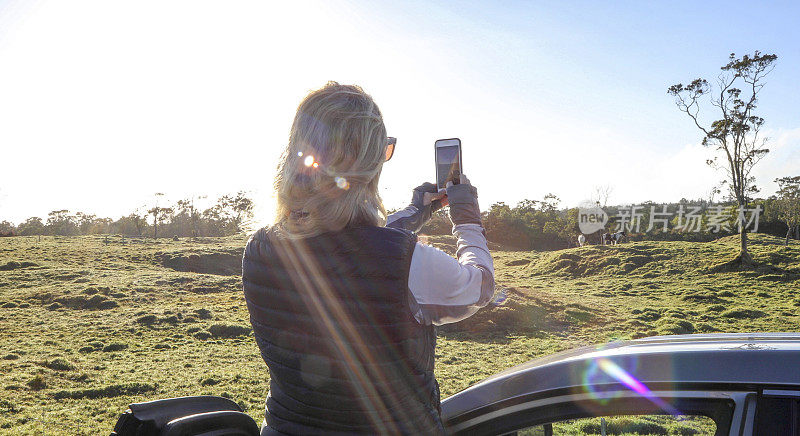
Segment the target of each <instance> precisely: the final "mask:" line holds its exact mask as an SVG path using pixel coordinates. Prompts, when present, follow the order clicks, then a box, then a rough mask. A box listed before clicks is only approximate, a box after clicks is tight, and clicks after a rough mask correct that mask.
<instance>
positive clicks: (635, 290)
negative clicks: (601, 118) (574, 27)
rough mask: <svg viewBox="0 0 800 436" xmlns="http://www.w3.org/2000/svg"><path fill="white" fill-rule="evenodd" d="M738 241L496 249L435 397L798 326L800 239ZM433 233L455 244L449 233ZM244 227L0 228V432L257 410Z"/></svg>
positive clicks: (446, 342) (447, 353)
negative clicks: (204, 231) (156, 232)
mask: <svg viewBox="0 0 800 436" xmlns="http://www.w3.org/2000/svg"><path fill="white" fill-rule="evenodd" d="M751 239H752V250H753V255H754V257H755V259H756V261H757V262H758V263H759V264H760V265H761V266H759V267H758V268H756V269H754V270H747V271H731V270H729V269H726V268H722V267H719V266H720V265H722V264H724V262H725V261H726V260H729V259H731V258H733V257H734V256H735V254H736V252H737V244H738V240H737V239H736V238H723V239H721V240H719V241H715V242H708V243H693V242H635V243H629V244H623V245H619V246H616V247H598V246H589V247H584V248H574V249H568V250H562V251H555V252H542V253H539V252H508V251H497V252H496V253H495V267H496V270H497V272H496V279H497V285H498V286H497V293H496V298H495V301H494V302H493V303H492V304H491V306H490V307H489V308H487V309H484V310H483V311H481V312H479V313H478V314H477V315H475V316H474V317H472V318H470V319H469V320H466V321H464V322H462V323H459V324H456V325H452V326H448V327H447V328H442V329H440V331H439V345H438V349H437V354H436V356H437V368H436V373H437V376H438V379H439V381H440V384H441V389H442V394H443V396H445V397H446V396H448V395H451V394H453V393H455V392H457V391H459V390H461V389H463V388H465V387H467V386H469V385H471V384H473V383H475V382H477V381H479V380H481V379H483V378H485V377H487V376H489V375H491V374H493V373H496V372H498V371H500V370H502V369H506V368H508V367H511V366H514V365H516V364H519V363H523V362H525V361H527V360H529V359H531V358H534V357H537V356H542V355H545V354H550V353H553V352H556V351H560V350H564V349H567V348H572V347H575V346H579V345H587V344H594V343H604V342H608V341H613V340H618V339H626V338H637V337H643V336H648V335H656V334H681V333H695V332H742V331H795V330H797V323H798V321H800V318H798V315H800V295H798V292H797V291H798V284H800V244H799V243H797V242H793V243H792V244H790V245H789V246H788V247H784V246H783V240H781V239H779V238H773V237H769V236H764V235H753V236H752V237H751ZM428 240H429V242H431V243H433V244H435V245H438V246H440V247H442V248H444V249H446V250H452V244H453V241H452V239H450V238H442V237H436V238H433V237H432V238H429V239H428ZM245 242H246V241H245V238H242V237H231V238H208V239H202V238H201V239H197V240H179V241H173V240H169V239H159V240H153V239H146V240H142V239H126V240H125V241H124V243H123V241H122V239H121V238H119V237H116V236H115V237H103V236H88V237H71V238H66V237H64V238H59V237H42V238H41V240H39V239H38V238H37V237H13V238H0V392H2V393H1V394H0V434H43V433H44V434H86V435H88V434H102V433H108V432H109V431H110V430H111V428H112V426H113V424H114V422H115V421H116V419H117V416H118V414H119V413H120V412H122V411H124V409H125V408H126V407H127V405H128V404H129V403H131V402H137V401H143V400H149V399H155V398H161V397H171V396H181V395H197V394H211V395H222V396H226V397H229V398H232V399H233V400H235V401H236V402H238V403H239V404H240V405H241V406H242V407H243V408H244V409H245V410H246V411H247V412H248V413H249V414H250V415H252V416H253V417H254V418H256V419H257V420H258V422H260V420H261V418H260V416H261V413H262V409H263V402H264V397H265V396H266V392H267V387H268V380H269V376H268V373H267V370H266V366H265V365H264V363H263V361H262V360H261V358H260V356H259V354H258V349H257V347H256V345H255V343H254V341H253V339H252V337H251V336H250V335H251V333H250V327H249V322H248V316H247V308H246V306H245V304H244V301H243V296H242V293H241V285H240V280H241V277H240V276H239V274H240V258H241V251H242V248H243V247H244V244H245Z"/></svg>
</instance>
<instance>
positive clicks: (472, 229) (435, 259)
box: [386, 206, 494, 325]
mask: <svg viewBox="0 0 800 436" xmlns="http://www.w3.org/2000/svg"><path fill="white" fill-rule="evenodd" d="M416 213H418V210H417V208H416V207H414V206H409V207H407V208H405V209H403V210H401V211H398V212H397V213H394V214H392V215H390V216H389V217H388V219H387V224H386V225H387V226H388V227H402V226H400V225H397V224H398V223H399V222H400V221H401V220H402V219H403V218H408V217H410V216H412V215H414V214H416ZM453 236H455V237H456V238H457V239H458V242H457V249H456V256H457V259H454V258H453V257H452V256H450V255H449V254H447V253H445V252H444V251H442V250H440V249H438V248H436V247H432V246H430V245H426V244H423V243H421V242H417V245H416V246H415V247H414V253H413V254H412V256H411V268H410V270H409V273H408V288H409V290H410V291H411V292H410V294H409V307H410V308H411V312H412V313H413V314H414V317H415V318H416V319H417V321H419V322H420V323H421V324H425V325H430V324H434V325H441V324H448V323H453V322H457V321H461V320H463V319H465V318H468V317H469V316H471V315H472V314H474V313H475V312H477V311H478V309H480V308H481V307H484V306H486V304H488V303H489V301H491V299H492V296H493V294H494V262H493V261H492V256H491V254H490V253H489V247H488V245H487V242H486V236H485V234H484V232H483V227H481V226H480V225H479V224H458V225H455V226H453Z"/></svg>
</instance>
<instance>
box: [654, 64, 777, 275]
mask: <svg viewBox="0 0 800 436" xmlns="http://www.w3.org/2000/svg"><path fill="white" fill-rule="evenodd" d="M776 59H778V56H776V55H774V54H763V55H762V54H761V52H758V51H756V52H755V53H754V54H753V55H752V56H750V55H744V56H742V57H741V58H737V57H736V54H735V53H731V55H730V57H729V60H728V64H727V65H725V66H723V67H722V68H721V69H722V72H721V73H720V74H719V75H718V76H717V87H718V89H717V90H712V88H711V86H710V85H709V83H708V81H706V80H705V79H695V80H694V81H693V82H691V83H689V84H688V85H683V84H680V83H679V84H677V85H672V86H670V87H669V89H668V90H667V93H668V94H669V95H672V96H673V97H675V104H676V105H677V106H678V109H680V110H681V111H682V112H684V113H686V114H687V115H688V116H689V117H690V118H691V119H692V121H693V122H694V124H695V126H697V128H698V129H700V131H702V132H703V135H704V136H703V145H704V146H706V147H715V148H716V150H717V151H718V152H719V153H718V154H717V156H715V158H714V159H709V160H708V161H707V163H708V164H709V165H711V166H712V167H713V168H715V169H724V171H725V174H726V179H725V181H726V182H727V185H728V187H729V188H730V193H731V196H732V197H733V198H734V199H735V200H736V202H737V204H738V205H739V207H740V208H741V209H744V208H746V207H747V205H748V203H749V202H750V194H753V193H755V192H758V188H757V187H756V185H755V178H754V177H753V176H751V171H752V169H753V167H754V166H755V165H756V164H757V163H758V162H759V161H760V160H761V158H762V157H764V155H766V154H767V153H768V152H769V150H768V149H766V148H764V146H765V145H766V142H767V138H761V137H759V133H760V130H761V126H762V125H763V124H764V119H763V118H761V117H759V116H758V115H755V112H754V111H755V109H756V105H757V103H758V93H759V92H760V91H761V89H762V88H763V87H764V78H765V77H766V76H767V75H768V74H769V73H770V72H771V71H772V69H773V68H774V62H775V60H776ZM739 86H741V88H740V87H739ZM742 88H743V89H744V91H743V90H742ZM705 95H710V96H711V105H712V106H714V107H716V110H717V111H718V112H719V113H720V114H721V116H722V118H720V119H717V120H715V121H712V122H711V123H710V124H708V125H705V124H703V123H701V121H700V117H699V112H700V99H701V97H703V96H705ZM720 157H722V161H723V163H722V164H720V163H719V158H720ZM739 215H740V219H741V222H740V223H739V234H740V240H741V249H740V252H739V256H738V257H737V258H736V259H734V261H733V262H735V261H739V262H740V263H741V264H742V265H751V264H752V263H753V258H752V257H751V256H750V253H749V252H748V250H747V228H746V227H747V226H746V224H747V223H746V222H745V217H744V214H739Z"/></svg>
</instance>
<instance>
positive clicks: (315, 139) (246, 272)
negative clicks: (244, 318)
mask: <svg viewBox="0 0 800 436" xmlns="http://www.w3.org/2000/svg"><path fill="white" fill-rule="evenodd" d="M393 151H394V141H393V140H392V139H390V138H388V137H387V136H386V128H385V127H384V124H383V119H382V117H381V113H380V111H379V110H378V107H377V106H376V105H375V103H374V102H373V100H372V98H371V97H370V96H369V95H367V94H366V93H365V92H364V91H362V90H361V88H359V87H357V86H346V85H339V84H337V83H335V82H331V83H328V84H327V85H326V86H325V87H323V88H322V89H319V90H317V91H314V92H312V93H310V94H309V95H308V96H307V97H306V98H305V99H304V100H303V101H302V102H301V103H300V106H299V107H298V109H297V114H296V116H295V119H294V123H293V125H292V129H291V132H290V135H289V145H288V147H287V148H286V150H285V151H284V153H283V155H282V158H281V162H280V164H279V167H278V173H277V177H276V179H275V191H276V194H277V202H278V205H277V219H276V223H275V224H274V225H273V226H272V227H270V228H264V229H261V230H259V231H258V232H256V234H255V235H253V237H252V238H251V239H250V241H249V242H248V244H247V248H246V249H245V252H244V259H243V261H242V269H243V273H242V276H243V277H242V278H243V283H244V292H245V296H246V299H247V307H248V310H249V311H250V321H251V323H252V325H253V330H254V333H255V338H256V342H257V344H258V347H259V348H260V350H261V355H262V357H263V358H264V361H265V362H266V363H267V366H268V367H269V372H270V391H269V394H268V395H267V401H266V411H265V420H264V425H263V426H262V435H280V434H303V435H305V434H353V433H363V434H441V433H443V432H444V429H443V427H442V421H441V418H440V410H439V386H438V384H437V382H436V379H435V378H434V373H433V366H434V348H435V346H436V334H435V331H434V327H433V326H434V325H439V324H443V323H450V322H456V321H459V320H462V319H464V318H466V317H468V316H470V315H472V314H473V313H475V312H476V311H477V310H478V309H479V308H480V307H483V306H485V305H486V304H487V303H488V302H489V300H490V299H491V297H492V294H493V291H494V276H493V275H494V270H493V263H492V258H491V256H490V254H489V250H488V247H487V244H486V238H485V235H484V232H483V228H482V226H481V220H480V210H479V209H478V201H477V191H476V189H475V188H474V187H472V186H471V185H470V184H469V181H468V180H467V179H466V177H463V176H462V180H461V182H462V183H461V184H457V185H452V184H449V186H448V187H447V189H446V192H441V193H438V192H437V190H436V187H435V186H434V185H433V184H431V183H425V184H423V185H421V186H420V187H418V188H416V189H415V190H414V192H413V194H412V203H411V205H409V206H408V207H407V208H405V209H403V210H401V211H399V212H397V213H395V214H393V215H392V216H389V217H388V219H387V218H386V212H385V210H384V207H383V204H382V202H381V198H380V196H379V195H378V179H379V177H380V173H381V168H382V167H383V163H384V162H385V161H386V160H388V159H389V158H391V155H392V153H393ZM448 203H449V206H450V218H451V220H452V221H453V224H454V226H453V234H454V235H455V236H456V237H457V238H458V253H457V254H458V260H456V259H454V258H452V257H451V256H449V255H448V254H446V253H444V252H442V251H440V250H438V249H436V248H433V247H430V246H428V245H424V244H421V243H418V242H417V238H416V234H415V232H416V231H418V230H419V229H420V228H421V227H422V226H423V225H424V224H425V222H426V221H427V220H428V219H429V218H430V216H431V213H432V212H433V211H435V210H436V209H437V208H438V207H441V206H442V205H443V204H448ZM384 224H385V227H384Z"/></svg>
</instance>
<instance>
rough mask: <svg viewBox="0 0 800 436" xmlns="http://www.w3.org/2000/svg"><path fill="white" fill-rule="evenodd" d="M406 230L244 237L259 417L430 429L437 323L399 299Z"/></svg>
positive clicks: (315, 427)
mask: <svg viewBox="0 0 800 436" xmlns="http://www.w3.org/2000/svg"><path fill="white" fill-rule="evenodd" d="M415 243H416V236H415V235H413V234H412V233H407V232H404V231H401V230H397V229H390V228H383V227H353V228H346V229H344V230H342V231H339V232H334V233H326V234H322V235H319V236H315V237H311V238H305V239H301V240H288V239H284V238H281V237H279V236H277V235H276V234H275V233H274V232H271V231H270V230H267V229H262V230H260V231H258V232H257V233H256V234H255V235H253V237H252V238H251V240H250V242H249V243H248V244H247V248H246V249H245V253H244V259H243V261H242V269H243V271H242V276H243V277H242V278H243V282H244V292H245V296H246V298H247V307H248V309H249V311H250V321H251V323H252V325H253V330H254V332H255V337H256V342H257V343H258V346H259V348H260V349H261V356H262V357H263V358H264V361H265V362H266V363H267V366H269V371H270V393H269V396H268V397H267V405H266V412H265V420H266V422H267V424H268V426H269V427H270V429H273V430H277V431H279V432H282V433H287V434H304V435H305V434H322V433H324V434H337V433H343V434H352V433H365V434H440V433H442V432H443V430H442V424H441V418H440V415H439V387H438V385H437V384H436V380H435V378H434V374H433V364H434V349H435V347H436V335H435V332H434V329H433V327H432V326H423V325H420V324H419V323H418V322H417V321H416V319H415V318H414V316H413V315H412V313H411V310H410V309H409V294H410V292H409V289H408V273H409V268H410V264H411V255H412V253H413V251H414V245H415Z"/></svg>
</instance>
